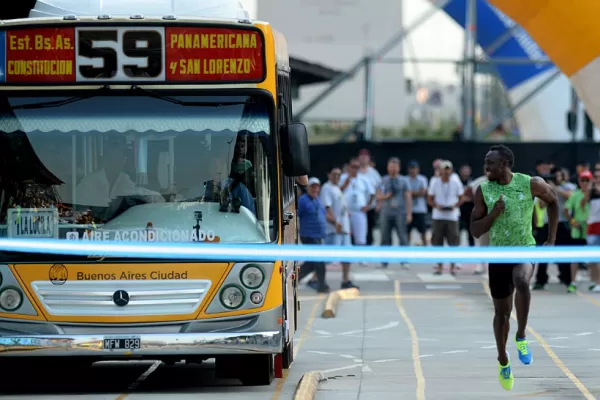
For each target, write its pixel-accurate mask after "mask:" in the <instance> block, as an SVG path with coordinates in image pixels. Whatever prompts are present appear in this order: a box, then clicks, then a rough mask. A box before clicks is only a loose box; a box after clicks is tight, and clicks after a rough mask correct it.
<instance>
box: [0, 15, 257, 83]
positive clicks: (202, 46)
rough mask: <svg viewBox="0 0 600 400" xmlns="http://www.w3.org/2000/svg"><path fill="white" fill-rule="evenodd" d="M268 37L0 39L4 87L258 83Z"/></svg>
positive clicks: (159, 30) (117, 31) (218, 33)
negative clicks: (96, 84)
mask: <svg viewBox="0 0 600 400" xmlns="http://www.w3.org/2000/svg"><path fill="white" fill-rule="evenodd" d="M264 77H265V61H264V43H263V36H262V34H261V33H260V32H259V31H257V30H250V29H240V28H229V27H193V26H186V27H180V26H178V27H150V26H138V27H114V26H110V27H109V26H85V27H44V28H31V29H12V30H6V31H0V84H51V83H56V84H61V83H85V84H88V83H118V82H136V81H138V82H148V83H151V82H156V83H164V82H173V83H185V82H189V83H219V82H231V83H234V82H239V83H242V82H261V81H263V80H264Z"/></svg>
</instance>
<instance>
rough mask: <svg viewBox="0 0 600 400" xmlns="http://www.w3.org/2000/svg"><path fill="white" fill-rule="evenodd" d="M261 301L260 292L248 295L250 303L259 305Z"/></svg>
mask: <svg viewBox="0 0 600 400" xmlns="http://www.w3.org/2000/svg"><path fill="white" fill-rule="evenodd" d="M262 300H263V295H262V293H261V292H253V293H252V294H251V295H250V301H251V302H253V303H254V304H260V303H261V302H262Z"/></svg>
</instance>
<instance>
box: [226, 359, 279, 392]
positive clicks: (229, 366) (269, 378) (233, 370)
mask: <svg viewBox="0 0 600 400" xmlns="http://www.w3.org/2000/svg"><path fill="white" fill-rule="evenodd" d="M216 378H217V379H239V380H240V381H242V384H243V385H245V386H263V385H270V384H271V382H273V379H274V378H275V363H274V360H273V354H250V355H244V356H238V355H235V356H234V355H226V356H219V357H217V358H216Z"/></svg>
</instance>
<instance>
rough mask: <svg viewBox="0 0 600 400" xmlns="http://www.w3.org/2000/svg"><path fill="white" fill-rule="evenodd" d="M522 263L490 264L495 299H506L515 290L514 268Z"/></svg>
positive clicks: (491, 284)
mask: <svg viewBox="0 0 600 400" xmlns="http://www.w3.org/2000/svg"><path fill="white" fill-rule="evenodd" d="M521 264H522V263H514V264H490V265H489V266H488V277H489V285H490V292H491V294H492V298H493V299H505V298H507V297H508V296H510V295H511V294H513V292H514V291H515V284H514V281H513V270H514V269H515V267H517V266H519V265H521Z"/></svg>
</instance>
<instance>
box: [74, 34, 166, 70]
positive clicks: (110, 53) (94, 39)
mask: <svg viewBox="0 0 600 400" xmlns="http://www.w3.org/2000/svg"><path fill="white" fill-rule="evenodd" d="M75 37H76V38H77V55H76V64H77V70H76V74H77V81H98V80H104V79H106V80H112V81H131V80H135V79H138V80H144V81H148V80H158V81H162V80H165V65H164V57H163V51H164V49H165V43H164V37H165V28H162V27H156V28H154V27H153V28H150V27H147V28H144V29H143V30H141V29H140V27H137V28H109V29H107V28H99V27H79V28H76V35H75Z"/></svg>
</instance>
